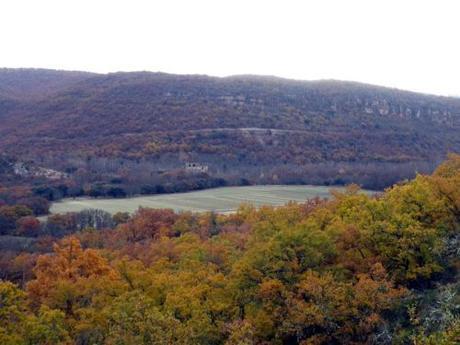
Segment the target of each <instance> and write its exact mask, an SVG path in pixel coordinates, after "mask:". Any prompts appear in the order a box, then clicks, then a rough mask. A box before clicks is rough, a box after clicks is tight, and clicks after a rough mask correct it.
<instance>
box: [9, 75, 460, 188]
mask: <svg viewBox="0 0 460 345" xmlns="http://www.w3.org/2000/svg"><path fill="white" fill-rule="evenodd" d="M15 73H17V75H18V76H20V75H21V73H26V72H24V71H17V72H14V71H9V72H8V73H5V72H3V73H0V90H4V89H5V87H3V88H2V87H1V86H2V85H3V86H4V85H10V84H11V85H12V84H14V85H15V86H14V87H13V86H12V87H10V88H9V89H8V90H9V91H8V92H3V93H1V92H0V105H1V107H0V119H1V121H2V122H1V123H2V124H1V125H0V149H2V151H4V152H6V153H8V154H10V155H12V156H14V157H19V158H20V159H23V160H32V161H36V160H37V159H38V158H39V159H40V164H41V165H44V166H46V167H49V168H53V169H58V170H66V171H80V173H81V174H82V175H85V174H86V175H85V176H86V177H85V178H89V177H88V174H90V171H91V174H93V175H94V174H96V173H97V174H98V177H94V176H93V177H92V178H93V179H96V180H98V179H99V180H101V179H102V180H104V176H106V177H107V176H109V175H110V176H112V177H113V176H116V177H120V176H122V175H123V172H124V173H126V172H127V171H128V172H130V174H129V175H130V176H133V174H131V172H135V171H139V170H140V169H147V170H149V171H150V172H158V171H160V172H162V173H163V174H164V172H166V173H176V172H177V171H176V170H177V169H181V168H182V167H183V165H184V163H185V162H186V161H197V162H200V163H203V164H207V165H209V168H210V170H209V171H210V175H212V176H214V177H219V178H224V179H226V180H228V181H233V182H231V183H237V182H235V181H237V180H238V179H239V178H244V179H245V180H248V181H250V182H251V183H280V182H282V183H347V182H358V183H361V184H364V185H365V186H366V187H376V188H382V187H384V186H387V185H390V184H391V183H394V182H396V181H397V180H398V179H401V178H406V177H412V176H413V174H414V172H415V171H416V170H418V171H430V170H432V168H433V167H434V165H435V164H436V163H438V162H439V161H440V160H442V159H443V158H444V157H445V155H446V153H447V152H459V151H460V137H459V136H458V132H459V130H460V100H459V99H455V98H446V97H437V96H430V95H424V94H417V93H413V92H406V91H400V90H396V89H388V88H383V87H377V86H371V85H365V84H359V83H353V82H339V81H332V80H330V81H311V82H307V81H294V80H286V79H281V78H274V77H257V76H233V77H227V78H214V77H207V76H199V75H170V74H164V73H148V72H136V73H112V74H107V75H95V74H85V73H79V72H58V71H47V70H44V71H33V73H32V72H30V73H32V74H33V75H34V77H33V78H32V77H31V78H26V77H24V78H22V77H18V80H20V82H17V83H8V80H6V82H5V78H6V77H5V75H7V76H8V75H14V74H15ZM41 73H42V74H43V75H41ZM26 74H27V73H26ZM59 75H62V78H61V79H60V77H59ZM2 79H3V80H2ZM37 80H41V81H40V82H37ZM44 80H45V81H46V83H45V82H44ZM41 83H45V84H46V85H47V86H46V87H44V89H45V90H46V92H42V91H38V90H37V88H39V85H41ZM2 95H3V100H2ZM13 96H14V97H13ZM131 178H132V179H136V178H134V177H131ZM151 178H152V179H153V180H155V181H157V182H158V179H159V177H158V176H151ZM140 180H142V181H143V182H142V183H146V182H149V183H150V182H151V181H149V178H148V177H145V176H144V177H138V178H137V180H136V181H140Z"/></svg>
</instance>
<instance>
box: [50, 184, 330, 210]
mask: <svg viewBox="0 0 460 345" xmlns="http://www.w3.org/2000/svg"><path fill="white" fill-rule="evenodd" d="M330 188H331V187H323V186H249V187H224V188H216V189H208V190H202V191H196V192H188V193H176V194H158V195H150V196H139V197H132V198H126V199H91V198H77V199H64V200H62V201H60V202H56V203H53V204H52V206H51V213H65V212H78V211H81V210H83V209H87V208H98V209H102V210H105V211H107V212H110V213H112V214H113V213H116V212H134V211H135V210H137V209H138V208H139V207H141V206H142V207H151V208H171V209H173V210H175V211H195V212H203V211H216V212H231V211H234V210H236V209H237V208H238V206H239V205H241V204H242V203H250V204H253V205H255V206H261V205H273V206H279V205H284V204H286V203H288V202H289V201H298V202H302V201H305V200H307V199H310V198H314V197H316V196H319V197H321V198H324V197H328V196H329V190H330Z"/></svg>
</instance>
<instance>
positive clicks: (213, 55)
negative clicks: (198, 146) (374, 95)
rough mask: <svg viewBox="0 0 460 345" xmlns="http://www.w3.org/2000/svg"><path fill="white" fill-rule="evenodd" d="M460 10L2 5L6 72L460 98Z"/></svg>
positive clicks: (386, 1) (400, 4) (425, 5)
mask: <svg viewBox="0 0 460 345" xmlns="http://www.w3.org/2000/svg"><path fill="white" fill-rule="evenodd" d="M459 65H460V1H458V0H432V1H423V0H414V1H412V0H398V1H396V0H381V1H373V0H362V1H361V0H336V1H333V0H316V1H308V0H299V1H290V0H278V1H271V0H261V1H257V0H244V1H243V0H241V1H240V0H229V1H226V0H225V1H223V0H209V1H201V0H193V1H192V0H186V1H178V0H162V1H155V0H150V1H140V0H126V1H116V0H109V1H104V0H88V1H87V0H73V1H68V0H56V1H52V0H31V1H23V0H1V1H0V66H1V67H43V68H55V69H66V70H86V71H94V72H114V71H138V70H148V71H164V72H170V73H191V74H195V73H199V74H209V75H216V76H226V75H233V74H263V75H276V76H281V77H287V78H295V79H307V80H311V79H342V80H355V81H361V82H368V83H372V84H379V85H385V86H393V87H397V88H401V89H409V90H414V91H421V92H427V93H435V94H443V95H460V66H459Z"/></svg>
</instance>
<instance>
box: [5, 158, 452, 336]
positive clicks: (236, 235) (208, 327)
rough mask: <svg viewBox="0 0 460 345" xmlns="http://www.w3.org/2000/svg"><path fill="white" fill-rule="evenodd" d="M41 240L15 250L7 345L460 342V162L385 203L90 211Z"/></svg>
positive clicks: (387, 195) (382, 198) (347, 195)
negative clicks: (222, 211) (221, 211)
mask: <svg viewBox="0 0 460 345" xmlns="http://www.w3.org/2000/svg"><path fill="white" fill-rule="evenodd" d="M25 217H27V216H25ZM96 220H97V221H96ZM69 224H70V225H69ZM72 224H73V225H72ZM84 224H86V226H85V225H84ZM77 225H78V226H77ZM22 226H24V227H25V228H27V226H25V225H22ZM59 226H61V227H60V228H59ZM66 226H67V228H66ZM58 229H60V230H62V231H63V230H65V231H64V232H58V231H57V230H58ZM53 231H56V232H54V233H53ZM62 236H64V237H62ZM59 238H60V239H59ZM32 241H34V243H33V244H32V245H30V246H29V247H28V249H27V250H22V251H21V249H17V251H16V252H14V253H10V254H8V253H7V252H6V251H2V252H1V260H0V267H1V272H2V276H3V278H4V280H3V281H2V282H0V306H1V308H0V343H2V344H88V345H89V344H133V345H134V344H216V345H218V344H225V345H237V344H238V345H243V344H244V345H246V344H248V345H249V344H259V345H262V344H304V345H305V344H414V345H415V344H430V345H438V344H444V345H454V344H459V342H460V319H459V317H460V297H459V296H460V295H459V293H460V280H459V272H458V269H459V267H460V256H459V249H458V248H459V243H460V242H459V241H460V156H458V155H451V156H450V158H449V159H448V160H447V161H446V162H445V163H443V164H442V165H441V166H439V167H438V168H437V169H436V171H435V172H434V173H433V174H432V175H421V174H419V175H417V176H416V177H415V178H414V179H413V180H411V181H407V182H404V183H400V184H398V185H394V186H393V187H391V188H389V189H387V190H386V191H385V192H384V193H381V194H380V195H377V196H369V195H366V194H364V193H360V191H359V188H358V187H357V186H356V185H350V186H349V187H348V188H347V190H346V191H345V192H341V193H340V192H334V197H333V198H332V199H330V200H319V199H315V200H310V201H308V202H306V203H304V204H295V203H292V204H288V205H286V206H284V207H280V208H272V207H263V208H261V209H259V210H256V209H255V208H253V207H251V205H242V206H241V207H240V209H239V210H238V212H236V213H235V214H231V215H216V214H213V213H207V214H193V213H181V214H176V213H174V212H172V211H170V210H154V209H139V210H138V212H137V213H136V214H134V215H132V216H129V215H127V214H117V215H115V216H114V217H109V218H107V215H105V214H104V213H101V212H99V213H98V212H95V211H90V210H88V211H87V212H86V213H85V214H80V215H78V217H76V215H56V216H53V217H52V219H51V225H49V229H48V232H47V233H44V234H43V235H40V236H38V237H33V238H32Z"/></svg>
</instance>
